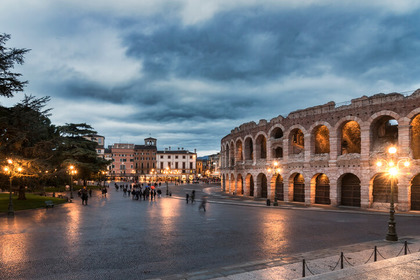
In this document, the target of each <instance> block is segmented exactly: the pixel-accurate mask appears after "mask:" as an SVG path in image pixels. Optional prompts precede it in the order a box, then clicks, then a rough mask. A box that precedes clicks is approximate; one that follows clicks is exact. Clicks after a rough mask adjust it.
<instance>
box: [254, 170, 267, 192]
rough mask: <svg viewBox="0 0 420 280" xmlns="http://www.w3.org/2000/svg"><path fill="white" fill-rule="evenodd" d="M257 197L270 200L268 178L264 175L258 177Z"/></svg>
mask: <svg viewBox="0 0 420 280" xmlns="http://www.w3.org/2000/svg"><path fill="white" fill-rule="evenodd" d="M257 196H258V197H262V198H268V185H267V176H266V175H265V174H264V173H260V174H258V176H257Z"/></svg>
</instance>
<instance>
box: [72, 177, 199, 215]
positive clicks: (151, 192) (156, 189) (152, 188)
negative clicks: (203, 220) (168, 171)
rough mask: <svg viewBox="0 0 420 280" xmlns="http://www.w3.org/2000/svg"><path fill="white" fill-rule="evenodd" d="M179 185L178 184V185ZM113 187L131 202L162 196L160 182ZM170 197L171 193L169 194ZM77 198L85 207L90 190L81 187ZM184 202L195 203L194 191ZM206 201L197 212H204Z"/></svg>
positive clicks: (115, 183) (104, 188)
mask: <svg viewBox="0 0 420 280" xmlns="http://www.w3.org/2000/svg"><path fill="white" fill-rule="evenodd" d="M179 184H180V183H178V185H179ZM114 187H115V190H116V191H117V192H119V191H121V192H122V194H123V196H128V197H131V198H132V199H133V200H149V199H150V200H151V201H153V200H156V197H161V196H162V190H161V188H160V187H161V182H159V183H158V182H155V183H131V182H118V183H117V182H114ZM108 188H109V185H108V186H104V187H102V188H101V193H102V197H106V195H107V192H108ZM169 195H171V193H169ZM78 196H79V197H80V198H81V199H82V204H83V205H87V204H88V199H89V197H92V189H87V188H86V187H83V188H82V189H80V190H79V191H78ZM186 202H187V204H188V203H191V204H194V203H195V190H192V191H191V194H190V193H186ZM206 203H207V199H206V197H205V196H203V197H202V198H201V201H200V205H199V208H198V209H199V210H201V209H203V210H204V211H206Z"/></svg>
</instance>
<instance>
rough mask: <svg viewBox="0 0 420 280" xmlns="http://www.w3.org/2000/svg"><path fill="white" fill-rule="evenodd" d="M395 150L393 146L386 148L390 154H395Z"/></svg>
mask: <svg viewBox="0 0 420 280" xmlns="http://www.w3.org/2000/svg"><path fill="white" fill-rule="evenodd" d="M396 152H397V148H395V147H390V148H389V149H388V153H390V154H395V153H396Z"/></svg>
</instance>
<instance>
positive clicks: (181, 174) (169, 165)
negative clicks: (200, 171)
mask: <svg viewBox="0 0 420 280" xmlns="http://www.w3.org/2000/svg"><path fill="white" fill-rule="evenodd" d="M196 160H197V153H196V151H194V152H190V151H188V150H184V149H183V148H182V149H178V150H171V148H170V147H169V148H168V149H165V150H164V151H157V159H156V173H157V177H161V178H162V177H165V176H166V177H170V178H172V179H175V180H184V181H185V180H193V179H194V178H195V177H196ZM165 172H169V174H165Z"/></svg>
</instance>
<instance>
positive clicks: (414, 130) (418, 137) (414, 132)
mask: <svg viewBox="0 0 420 280" xmlns="http://www.w3.org/2000/svg"><path fill="white" fill-rule="evenodd" d="M410 148H411V152H412V155H413V159H420V113H418V114H417V115H416V116H414V117H413V118H412V119H411V122H410Z"/></svg>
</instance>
